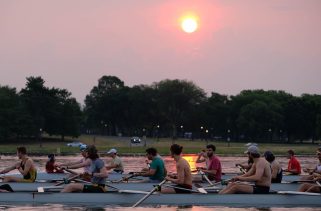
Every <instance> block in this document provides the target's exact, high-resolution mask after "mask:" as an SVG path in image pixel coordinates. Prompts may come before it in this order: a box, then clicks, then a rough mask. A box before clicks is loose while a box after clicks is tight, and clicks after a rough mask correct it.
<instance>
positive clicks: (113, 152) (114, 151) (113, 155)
mask: <svg viewBox="0 0 321 211" xmlns="http://www.w3.org/2000/svg"><path fill="white" fill-rule="evenodd" d="M107 154H108V155H109V156H110V157H113V158H114V157H116V155H117V150H116V149H110V150H109V151H108V152H107Z"/></svg>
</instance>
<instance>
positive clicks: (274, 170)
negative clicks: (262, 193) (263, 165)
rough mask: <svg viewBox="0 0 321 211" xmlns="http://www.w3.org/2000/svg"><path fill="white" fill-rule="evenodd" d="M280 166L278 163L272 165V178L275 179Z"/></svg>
mask: <svg viewBox="0 0 321 211" xmlns="http://www.w3.org/2000/svg"><path fill="white" fill-rule="evenodd" d="M278 170H279V169H278V167H277V166H276V165H274V166H272V178H273V179H275V178H276V176H277V175H278Z"/></svg>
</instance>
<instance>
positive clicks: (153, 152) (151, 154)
mask: <svg viewBox="0 0 321 211" xmlns="http://www.w3.org/2000/svg"><path fill="white" fill-rule="evenodd" d="M156 156H157V149H155V148H154V147H151V148H148V149H146V157H147V158H148V160H153V159H154V157H156Z"/></svg>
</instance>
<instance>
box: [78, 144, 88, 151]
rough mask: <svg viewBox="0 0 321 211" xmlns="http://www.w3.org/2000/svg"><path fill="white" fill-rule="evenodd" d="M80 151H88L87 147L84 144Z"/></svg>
mask: <svg viewBox="0 0 321 211" xmlns="http://www.w3.org/2000/svg"><path fill="white" fill-rule="evenodd" d="M79 149H80V151H85V150H86V149H87V145H85V144H83V145H81V146H80V147H79Z"/></svg>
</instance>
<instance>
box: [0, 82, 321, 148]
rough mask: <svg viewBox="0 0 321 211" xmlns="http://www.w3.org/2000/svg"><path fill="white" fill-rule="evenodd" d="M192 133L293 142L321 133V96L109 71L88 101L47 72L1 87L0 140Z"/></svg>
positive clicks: (173, 136)
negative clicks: (21, 84)
mask: <svg viewBox="0 0 321 211" xmlns="http://www.w3.org/2000/svg"><path fill="white" fill-rule="evenodd" d="M43 132H45V133H47V134H49V135H58V136H61V137H62V139H63V138H64V137H65V136H73V137H77V136H79V135H80V134H83V133H86V134H100V135H120V134H121V135H124V136H147V137H172V138H174V139H175V138H177V137H188V138H201V139H221V140H234V141H238V140H239V141H243V140H244V141H269V142H272V141H274V142H292V141H296V140H307V139H311V140H312V142H313V141H314V140H318V139H320V136H321V95H316V94H303V95H301V96H299V97H298V96H293V95H291V94H289V93H286V92H284V91H274V90H269V91H264V90H244V91H242V92H240V93H239V94H238V95H235V96H228V95H223V94H219V93H215V92H212V93H211V94H210V95H207V93H205V91H204V90H203V89H202V88H200V87H199V86H197V85H196V84H195V83H193V82H192V81H186V80H162V81H159V82H155V83H153V84H151V85H136V86H133V87H128V86H126V85H125V83H124V82H123V81H122V80H120V79H119V78H118V77H116V76H103V77H101V78H100V79H99V80H98V84H97V85H96V86H94V87H93V88H92V89H91V91H90V93H89V94H88V95H87V96H86V98H85V102H84V107H83V108H82V107H81V106H80V104H79V103H78V102H77V101H76V99H75V98H73V97H72V96H71V93H70V92H68V91H67V90H66V89H58V88H48V87H46V86H45V81H44V80H43V79H42V78H41V77H28V78H27V83H26V87H25V88H23V89H22V90H21V91H20V92H17V91H16V89H15V88H10V87H8V86H0V140H6V139H10V138H20V137H34V138H39V136H41V133H43Z"/></svg>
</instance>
